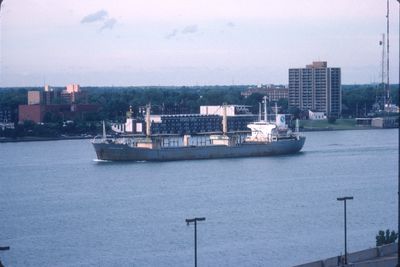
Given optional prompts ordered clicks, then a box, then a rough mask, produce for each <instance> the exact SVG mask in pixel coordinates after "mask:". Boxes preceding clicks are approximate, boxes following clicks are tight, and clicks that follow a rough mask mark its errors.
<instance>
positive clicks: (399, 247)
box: [397, 0, 400, 267]
mask: <svg viewBox="0 0 400 267" xmlns="http://www.w3.org/2000/svg"><path fill="white" fill-rule="evenodd" d="M397 2H399V36H400V0H397ZM399 41H400V39H399ZM399 92H400V44H399V91H397V94H399ZM399 140H400V135H399ZM397 166H399V165H397ZM398 176H399V177H398V182H397V183H398V191H397V200H398V207H397V215H398V221H397V267H400V172H399V173H398Z"/></svg>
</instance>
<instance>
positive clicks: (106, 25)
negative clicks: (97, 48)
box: [100, 18, 117, 31]
mask: <svg viewBox="0 0 400 267" xmlns="http://www.w3.org/2000/svg"><path fill="white" fill-rule="evenodd" d="M116 23H117V20H116V19H114V18H110V19H107V20H106V21H105V22H104V24H103V26H102V27H101V28H100V31H102V30H106V29H110V30H111V29H112V28H114V25H115V24H116Z"/></svg>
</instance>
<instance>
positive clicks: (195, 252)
mask: <svg viewBox="0 0 400 267" xmlns="http://www.w3.org/2000/svg"><path fill="white" fill-rule="evenodd" d="M205 220H206V218H204V217H200V218H197V217H196V218H193V219H186V220H185V221H186V224H187V225H188V226H189V225H190V224H191V223H194V267H197V222H201V221H205Z"/></svg>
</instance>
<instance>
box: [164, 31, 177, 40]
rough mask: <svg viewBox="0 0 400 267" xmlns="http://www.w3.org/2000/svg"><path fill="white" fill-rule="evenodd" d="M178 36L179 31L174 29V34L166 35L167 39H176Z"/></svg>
mask: <svg viewBox="0 0 400 267" xmlns="http://www.w3.org/2000/svg"><path fill="white" fill-rule="evenodd" d="M177 34H178V30H177V29H174V30H173V31H172V32H170V33H168V34H167V35H165V39H171V38H174V37H175V36H176V35H177Z"/></svg>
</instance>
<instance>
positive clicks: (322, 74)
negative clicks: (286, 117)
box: [289, 61, 342, 117]
mask: <svg viewBox="0 0 400 267" xmlns="http://www.w3.org/2000/svg"><path fill="white" fill-rule="evenodd" d="M289 107H295V108H299V109H301V110H312V111H317V112H324V113H325V114H326V115H327V116H336V117H338V116H339V115H340V113H341V112H342V92H341V73H340V68H328V67H327V63H326V62H325V61H317V62H313V63H312V64H310V65H307V66H306V67H305V68H296V69H289Z"/></svg>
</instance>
